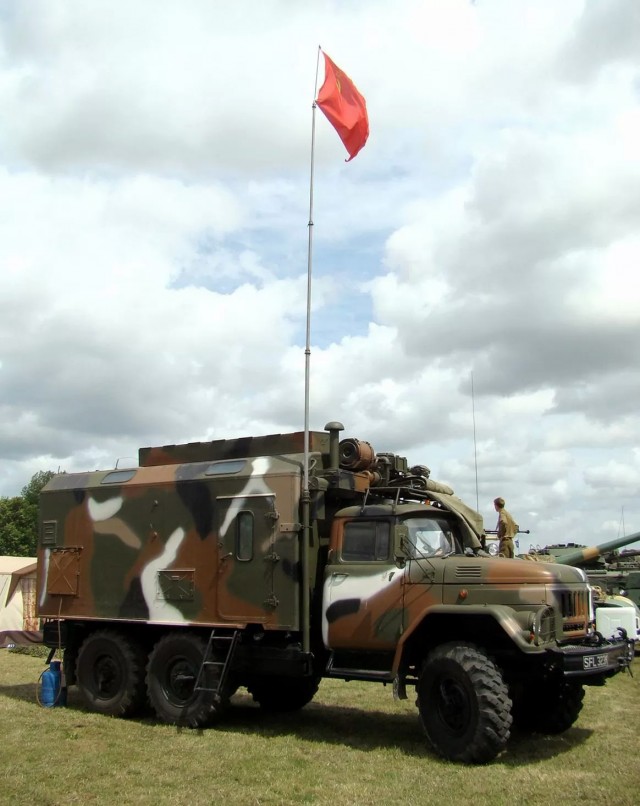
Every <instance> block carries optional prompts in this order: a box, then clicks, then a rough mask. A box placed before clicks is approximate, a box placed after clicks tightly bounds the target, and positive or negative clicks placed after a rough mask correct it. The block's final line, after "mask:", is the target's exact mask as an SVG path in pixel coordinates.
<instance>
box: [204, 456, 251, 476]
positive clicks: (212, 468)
mask: <svg viewBox="0 0 640 806" xmlns="http://www.w3.org/2000/svg"><path fill="white" fill-rule="evenodd" d="M245 464H246V463H245V460H244V459H229V460H228V461H226V462H214V463H213V464H212V465H209V467H208V468H207V469H206V470H205V471H204V474H205V476H223V475H225V473H239V472H240V471H241V470H242V469H243V467H244V466H245Z"/></svg>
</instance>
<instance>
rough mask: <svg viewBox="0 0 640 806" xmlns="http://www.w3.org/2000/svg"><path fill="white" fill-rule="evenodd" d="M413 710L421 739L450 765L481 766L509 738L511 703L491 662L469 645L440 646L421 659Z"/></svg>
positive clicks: (501, 679)
mask: <svg viewBox="0 0 640 806" xmlns="http://www.w3.org/2000/svg"><path fill="white" fill-rule="evenodd" d="M417 693H418V699H417V702H416V705H417V706H418V710H419V712H420V719H421V721H422V726H423V728H424V731H425V733H426V735H427V739H428V741H429V743H430V744H431V746H432V747H433V749H434V750H435V751H436V753H438V754H439V755H441V756H443V757H444V758H446V759H449V760H451V761H462V762H466V763H468V764H485V763H486V762H488V761H492V760H493V759H494V758H495V757H496V756H497V755H498V754H499V753H500V752H501V751H502V750H504V748H505V746H506V743H507V740H508V739H509V735H510V727H511V721H512V720H511V699H510V698H509V692H508V689H507V686H506V684H505V682H504V680H503V677H502V674H501V672H500V670H499V669H498V667H497V666H496V665H495V663H494V662H493V661H492V660H491V659H490V658H489V657H488V656H487V655H486V654H485V653H484V652H483V651H482V650H481V649H479V648H478V647H475V646H473V645H472V644H444V645H443V646H440V647H437V648H436V649H434V650H433V651H432V652H431V653H430V654H429V655H428V656H427V658H426V659H425V661H424V663H423V666H422V670H421V673H420V679H419V681H418V685H417Z"/></svg>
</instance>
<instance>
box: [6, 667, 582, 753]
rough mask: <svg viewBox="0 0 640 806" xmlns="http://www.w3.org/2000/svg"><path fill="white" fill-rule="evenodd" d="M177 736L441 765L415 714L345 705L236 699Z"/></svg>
mask: <svg viewBox="0 0 640 806" xmlns="http://www.w3.org/2000/svg"><path fill="white" fill-rule="evenodd" d="M36 692H37V685H36V683H35V682H33V683H18V684H14V685H5V686H2V685H0V696H5V697H9V698H11V699H15V700H22V701H24V702H28V703H32V704H36V703H37V698H36ZM66 708H67V709H68V710H73V711H77V712H81V713H93V712H91V711H90V710H89V709H88V708H86V707H85V705H84V703H83V702H82V700H81V698H80V695H79V693H78V691H77V689H75V688H71V689H69V692H68V701H67V706H66ZM128 721H133V722H137V723H138V724H140V725H157V724H158V722H157V720H156V719H154V718H153V716H152V715H151V714H150V713H144V714H140V715H139V716H138V717H136V718H133V719H131V720H128ZM173 729H174V730H175V731H176V732H177V733H182V732H188V733H190V734H192V735H197V736H200V737H203V738H206V737H207V735H208V734H209V733H210V732H211V731H215V732H216V733H218V734H221V733H239V734H246V735H252V736H259V737H263V738H270V737H280V736H295V737H296V738H298V739H300V740H302V741H306V742H310V743H320V744H334V745H339V746H341V747H344V748H352V749H358V750H378V749H390V748H394V747H395V748H397V749H398V750H399V751H400V752H401V753H403V754H405V755H407V756H413V757H418V758H421V757H422V758H429V759H431V760H434V761H441V763H442V764H448V763H449V762H445V761H443V760H441V759H440V758H439V757H438V756H437V755H436V754H435V753H434V752H433V751H432V750H431V749H430V747H429V746H428V744H427V742H426V739H425V737H424V735H423V733H422V729H421V727H420V721H419V718H418V713H417V710H416V713H415V715H412V714H406V713H403V714H392V713H388V712H383V711H376V710H368V709H367V710H365V709H363V708H357V707H351V706H346V705H329V704H324V703H311V704H309V705H308V706H307V707H306V708H304V709H302V710H300V711H296V712H294V713H289V714H270V713H265V712H263V711H261V709H260V708H259V707H258V706H257V705H256V704H254V703H253V702H252V701H251V699H250V698H249V697H248V696H242V695H241V696H239V697H236V698H235V699H234V701H233V705H232V707H231V708H230V709H229V710H228V711H227V712H226V713H225V714H224V716H223V717H221V719H220V720H219V721H218V722H216V723H215V725H213V726H211V727H207V728H205V729H197V730H193V729H191V728H182V727H175V728H173ZM592 735H593V731H592V730H591V729H586V728H581V727H573V728H570V729H569V730H568V731H566V732H565V733H563V734H560V735H559V736H543V735H539V734H528V733H521V732H518V731H515V730H514V731H513V733H512V736H511V739H510V740H509V743H508V745H507V749H506V751H505V752H504V753H502V754H501V755H500V756H499V758H498V759H497V760H496V761H495V762H493V763H500V764H506V765H508V766H512V767H520V766H523V765H525V764H531V763H532V762H536V761H542V760H545V759H550V758H554V757H557V756H559V755H561V754H562V753H566V752H569V751H570V750H573V749H574V748H576V747H579V746H581V745H583V744H584V743H585V742H586V741H587V740H588V739H589V738H590V737H591V736H592Z"/></svg>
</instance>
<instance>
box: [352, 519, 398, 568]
mask: <svg viewBox="0 0 640 806" xmlns="http://www.w3.org/2000/svg"><path fill="white" fill-rule="evenodd" d="M389 535H390V528H389V523H388V522H387V521H369V522H368V523H367V522H364V523H363V522H362V521H350V522H349V523H346V524H345V527H344V537H343V540H342V559H343V560H348V561H350V562H372V561H374V560H387V559H388V558H389V544H390V539H389Z"/></svg>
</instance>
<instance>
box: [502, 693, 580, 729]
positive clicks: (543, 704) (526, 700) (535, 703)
mask: <svg viewBox="0 0 640 806" xmlns="http://www.w3.org/2000/svg"><path fill="white" fill-rule="evenodd" d="M583 699H584V687H583V685H582V683H579V682H578V681H576V680H558V681H552V682H547V683H546V684H545V683H539V684H535V685H532V687H531V688H530V689H529V690H528V691H526V692H523V693H522V694H521V695H520V697H519V698H518V700H517V702H516V704H515V705H514V709H513V719H514V724H515V725H516V727H517V728H518V729H519V730H522V731H532V732H535V733H546V734H547V735H549V736H555V735H557V734H558V733H564V732H565V730H569V728H570V727H571V726H572V725H573V724H574V723H575V722H576V720H577V719H578V716H579V715H580V711H582V705H583V703H582V701H583Z"/></svg>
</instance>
